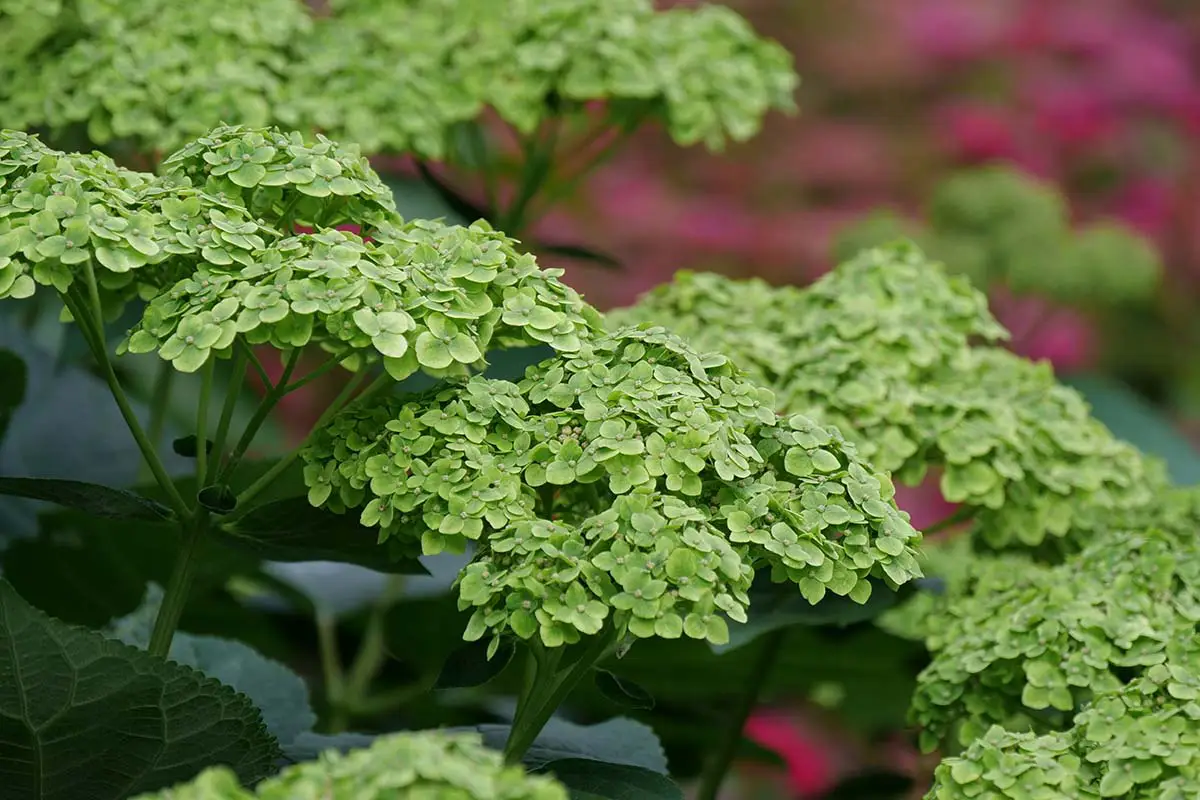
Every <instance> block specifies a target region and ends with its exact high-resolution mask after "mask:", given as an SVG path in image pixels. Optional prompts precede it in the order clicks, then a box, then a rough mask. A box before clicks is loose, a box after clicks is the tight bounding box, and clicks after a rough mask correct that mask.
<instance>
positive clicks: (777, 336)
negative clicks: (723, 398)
mask: <svg viewBox="0 0 1200 800" xmlns="http://www.w3.org/2000/svg"><path fill="white" fill-rule="evenodd" d="M610 319H611V320H612V321H615V322H627V321H642V320H659V321H661V323H662V324H664V325H666V326H667V327H668V328H670V329H671V330H673V331H675V332H676V333H678V334H679V335H681V336H683V337H684V338H687V339H688V340H689V341H692V342H699V343H702V345H703V346H704V347H706V348H713V349H716V350H719V351H721V352H724V353H726V354H728V355H729V356H730V357H731V358H732V359H733V360H734V361H735V362H736V363H738V364H739V365H745V368H746V369H747V370H749V371H750V373H751V374H752V376H753V377H754V378H755V379H757V380H759V381H761V382H762V383H763V384H764V385H766V386H769V387H770V388H771V389H772V390H773V391H774V392H775V396H776V403H777V407H778V408H779V410H780V411H781V412H783V413H802V414H805V415H808V416H811V417H812V418H814V419H818V420H820V421H821V422H822V423H823V424H827V425H830V426H832V427H835V428H837V429H838V430H839V431H841V432H842V433H843V434H844V435H845V436H846V438H847V439H849V440H850V441H851V442H853V443H854V444H855V445H856V446H857V447H858V449H859V452H860V453H861V454H862V455H863V457H864V458H866V459H868V460H870V461H871V463H872V464H874V465H875V466H876V467H878V468H880V469H882V470H886V471H890V472H893V473H895V475H896V477H897V479H899V480H901V481H903V482H905V483H910V484H915V483H918V482H920V481H921V480H922V479H923V478H924V477H925V475H926V474H927V471H928V470H929V469H930V468H937V469H940V470H942V476H941V485H942V491H943V494H944V495H945V497H946V499H947V500H950V501H952V502H955V503H962V504H964V505H966V506H967V507H969V508H971V509H972V510H973V511H974V519H975V522H976V526H975V527H976V530H977V532H978V533H979V535H980V536H981V537H982V540H983V543H985V544H986V545H988V546H990V547H993V548H1010V547H1026V548H1027V547H1036V546H1038V545H1040V544H1041V543H1042V542H1043V541H1045V540H1047V539H1054V540H1056V548H1057V549H1063V548H1065V549H1068V550H1069V549H1076V548H1077V545H1076V544H1075V542H1074V539H1076V538H1081V539H1086V538H1087V537H1088V536H1089V535H1090V534H1091V533H1092V532H1094V531H1095V530H1098V529H1103V528H1106V527H1110V526H1111V525H1112V523H1113V521H1114V520H1115V519H1116V518H1117V517H1119V516H1121V515H1124V514H1127V513H1128V512H1130V511H1131V510H1133V509H1137V508H1140V507H1143V506H1146V505H1147V504H1149V503H1151V502H1152V501H1153V499H1154V495H1155V492H1156V491H1158V490H1160V489H1163V488H1165V486H1166V478H1165V472H1164V470H1163V469H1162V465H1161V464H1159V463H1158V462H1156V461H1154V460H1152V459H1148V458H1146V457H1144V456H1142V455H1141V454H1140V453H1138V451H1137V450H1136V449H1135V448H1133V447H1131V446H1129V445H1126V444H1124V443H1122V442H1120V441H1118V440H1117V439H1115V438H1114V437H1113V436H1112V434H1111V433H1110V432H1109V431H1108V430H1107V429H1106V428H1105V427H1104V426H1103V425H1101V424H1100V423H1099V422H1098V421H1096V420H1095V419H1094V418H1092V416H1091V413H1090V408H1089V407H1088V405H1087V403H1086V402H1085V401H1084V400H1083V398H1082V397H1081V396H1080V395H1079V394H1078V393H1077V392H1075V391H1073V390H1071V389H1068V388H1066V387H1064V386H1061V385H1059V384H1058V383H1057V382H1056V380H1055V378H1054V374H1053V372H1052V371H1051V369H1050V367H1049V366H1048V365H1041V364H1034V363H1031V362H1029V361H1026V360H1024V359H1021V358H1019V357H1017V356H1014V355H1012V354H1010V353H1008V352H1007V351H1004V350H1002V349H999V348H997V347H990V346H982V347H981V346H977V345H978V343H980V342H983V343H984V344H985V345H986V343H989V342H996V341H998V340H1001V339H1004V338H1006V337H1007V333H1006V332H1005V331H1004V330H1003V328H1001V327H1000V325H999V324H998V323H997V322H996V321H995V319H994V318H993V317H992V316H991V314H990V313H989V312H988V310H987V302H986V298H985V296H984V295H983V294H982V293H981V292H979V291H977V290H975V289H973V288H971V286H970V285H969V284H968V283H967V282H966V280H965V279H963V278H961V277H951V276H948V275H947V274H946V273H945V271H944V269H943V267H942V266H941V264H939V263H937V262H934V261H930V260H929V259H928V258H926V257H925V256H924V255H923V254H922V253H921V251H920V250H919V249H918V248H916V247H915V246H914V245H912V244H911V243H904V242H898V243H893V244H891V245H888V246H885V247H880V248H876V249H872V250H866V251H863V252H861V253H859V254H858V255H857V256H854V257H853V258H851V259H850V260H849V261H846V262H844V263H842V264H840V265H839V266H838V267H836V268H835V269H834V270H832V271H831V272H830V273H829V274H827V275H825V276H824V277H822V278H821V279H820V280H818V281H816V282H815V283H814V284H813V285H812V286H809V287H807V288H804V289H797V288H791V287H781V288H772V287H769V286H767V285H766V284H764V283H762V282H760V281H734V280H730V279H728V278H723V277H719V276H716V275H693V274H689V273H685V274H682V275H680V276H678V277H676V278H675V280H674V281H673V282H672V283H670V284H668V285H666V286H662V287H658V288H656V289H654V290H651V291H650V292H649V293H647V294H646V295H645V296H644V297H643V298H642V299H641V300H639V302H638V303H637V304H636V305H634V306H633V307H631V308H628V309H622V310H619V311H618V312H615V313H612V314H610Z"/></svg>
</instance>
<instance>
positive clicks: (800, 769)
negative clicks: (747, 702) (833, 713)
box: [745, 711, 836, 798]
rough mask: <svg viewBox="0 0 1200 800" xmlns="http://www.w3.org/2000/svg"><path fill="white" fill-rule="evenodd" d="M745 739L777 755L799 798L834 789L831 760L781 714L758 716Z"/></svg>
mask: <svg viewBox="0 0 1200 800" xmlns="http://www.w3.org/2000/svg"><path fill="white" fill-rule="evenodd" d="M745 735H746V738H748V739H750V740H751V741H753V742H755V743H757V744H759V745H761V746H763V747H765V748H767V749H768V750H771V751H773V752H775V753H778V754H779V756H780V757H781V758H782V759H783V761H784V763H785V764H786V765H787V770H788V779H789V783H790V785H791V786H790V788H791V790H792V791H793V792H795V793H796V795H797V796H798V797H800V798H805V797H816V796H818V795H820V794H821V793H823V792H825V791H828V790H829V789H830V788H832V786H833V783H834V781H835V780H836V776H835V774H834V770H833V768H832V763H831V762H832V756H833V754H832V753H830V752H829V751H828V750H826V749H825V748H823V747H821V746H820V745H819V744H818V743H817V741H816V740H815V737H813V736H811V735H809V732H808V731H806V730H804V728H803V727H802V726H801V725H800V723H799V722H798V721H797V720H795V719H792V718H789V717H785V716H783V715H782V714H775V713H771V712H766V711H764V712H759V713H756V714H754V715H753V716H752V717H750V719H749V720H748V721H747V722H746V728H745Z"/></svg>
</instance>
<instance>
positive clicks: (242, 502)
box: [225, 372, 392, 522]
mask: <svg viewBox="0 0 1200 800" xmlns="http://www.w3.org/2000/svg"><path fill="white" fill-rule="evenodd" d="M365 376H366V373H365V372H359V373H355V375H354V376H353V377H352V378H350V380H348V381H347V382H346V385H345V387H343V388H342V391H341V393H340V394H339V395H338V396H337V397H335V398H334V399H333V402H332V403H330V404H329V406H328V407H327V408H326V409H325V411H324V412H323V413H322V414H321V416H320V417H318V418H317V421H316V422H315V423H313V426H312V429H311V430H310V431H309V432H308V435H307V436H305V437H304V441H303V442H301V443H300V445H299V446H298V447H296V448H295V449H293V450H292V451H291V452H290V453H288V454H287V455H286V456H284V457H283V458H281V459H279V460H278V461H276V462H275V466H273V467H271V468H270V469H269V470H267V471H266V472H265V473H264V474H263V476H262V477H261V478H259V479H258V480H256V481H255V482H254V483H252V484H250V486H249V487H247V488H246V490H245V491H243V492H242V493H241V494H239V495H238V498H237V508H236V509H235V510H234V511H233V513H231V514H229V515H227V516H226V517H225V521H226V522H233V521H234V520H236V519H238V518H239V517H241V516H242V515H243V514H245V513H246V512H247V511H249V510H250V501H251V500H253V499H254V498H255V497H257V496H258V495H260V494H261V493H262V492H264V491H266V490H267V489H269V488H271V484H273V483H274V482H275V481H276V480H278V479H279V476H280V475H282V474H283V473H284V472H286V471H287V469H288V468H289V467H290V466H292V464H294V463H295V461H296V459H297V458H299V457H300V452H301V451H302V450H303V449H304V448H305V447H306V446H307V445H308V443H309V442H310V441H312V438H313V436H314V435H316V433H317V432H318V431H319V430H321V428H323V427H324V426H325V423H327V422H328V421H329V420H330V419H331V418H332V417H333V415H334V414H336V413H338V412H339V411H341V410H342V408H343V407H345V406H346V405H348V404H349V401H350V398H351V397H352V396H353V394H354V390H355V389H357V388H358V385H359V384H360V383H361V382H362V379H363V378H364V377H365ZM391 382H392V379H391V376H389V375H388V374H387V373H384V374H383V375H381V376H379V377H378V378H376V379H375V382H374V383H372V384H371V385H370V386H368V387H367V388H366V389H365V390H364V391H363V393H362V394H361V395H359V397H358V398H357V399H359V400H362V399H364V398H366V397H368V396H369V395H371V394H374V393H375V392H376V391H378V390H379V389H380V388H381V387H383V386H385V385H387V384H389V383H391Z"/></svg>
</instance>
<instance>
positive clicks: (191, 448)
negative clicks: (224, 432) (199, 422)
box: [171, 433, 213, 458]
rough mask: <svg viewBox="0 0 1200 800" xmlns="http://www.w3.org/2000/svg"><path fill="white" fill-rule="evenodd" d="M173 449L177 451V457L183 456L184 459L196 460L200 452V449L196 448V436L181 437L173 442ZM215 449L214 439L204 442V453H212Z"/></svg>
mask: <svg viewBox="0 0 1200 800" xmlns="http://www.w3.org/2000/svg"><path fill="white" fill-rule="evenodd" d="M171 449H172V450H174V451H175V455H177V456H183V457H184V458H195V457H196V455H197V454H198V453H199V452H200V448H198V447H196V434H194V433H193V434H191V435H189V436H181V437H179V438H178V439H176V440H175V441H173V442H171ZM212 449H213V442H212V439H205V440H204V452H205V453H211V452H212Z"/></svg>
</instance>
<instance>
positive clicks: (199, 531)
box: [149, 509, 208, 658]
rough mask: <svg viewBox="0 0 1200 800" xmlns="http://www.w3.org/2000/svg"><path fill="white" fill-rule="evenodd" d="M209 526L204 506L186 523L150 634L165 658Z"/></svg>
mask: <svg viewBox="0 0 1200 800" xmlns="http://www.w3.org/2000/svg"><path fill="white" fill-rule="evenodd" d="M207 527H208V512H206V511H204V510H202V509H201V510H200V511H199V512H198V513H197V515H196V518H195V519H189V520H186V521H185V522H184V524H183V526H182V528H183V542H182V544H181V546H180V548H179V552H178V553H177V554H176V555H175V566H174V567H173V568H172V570H171V579H170V581H168V583H167V590H166V594H165V595H164V596H163V602H162V606H160V607H159V609H158V616H157V617H155V618H154V631H153V632H152V633H151V634H150V647H149V652H150V655H152V656H159V657H160V658H165V657H166V655H167V653H169V652H170V650H171V639H173V638H174V636H175V629H176V628H178V627H179V619H180V618H181V617H182V616H183V607H184V605H185V604H186V603H187V597H188V592H189V591H190V590H191V588H192V576H193V570H192V567H193V566H194V564H195V555H196V549H197V547H198V546H199V544H200V540H201V538H203V536H204V532H205V530H206V529H207Z"/></svg>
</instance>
